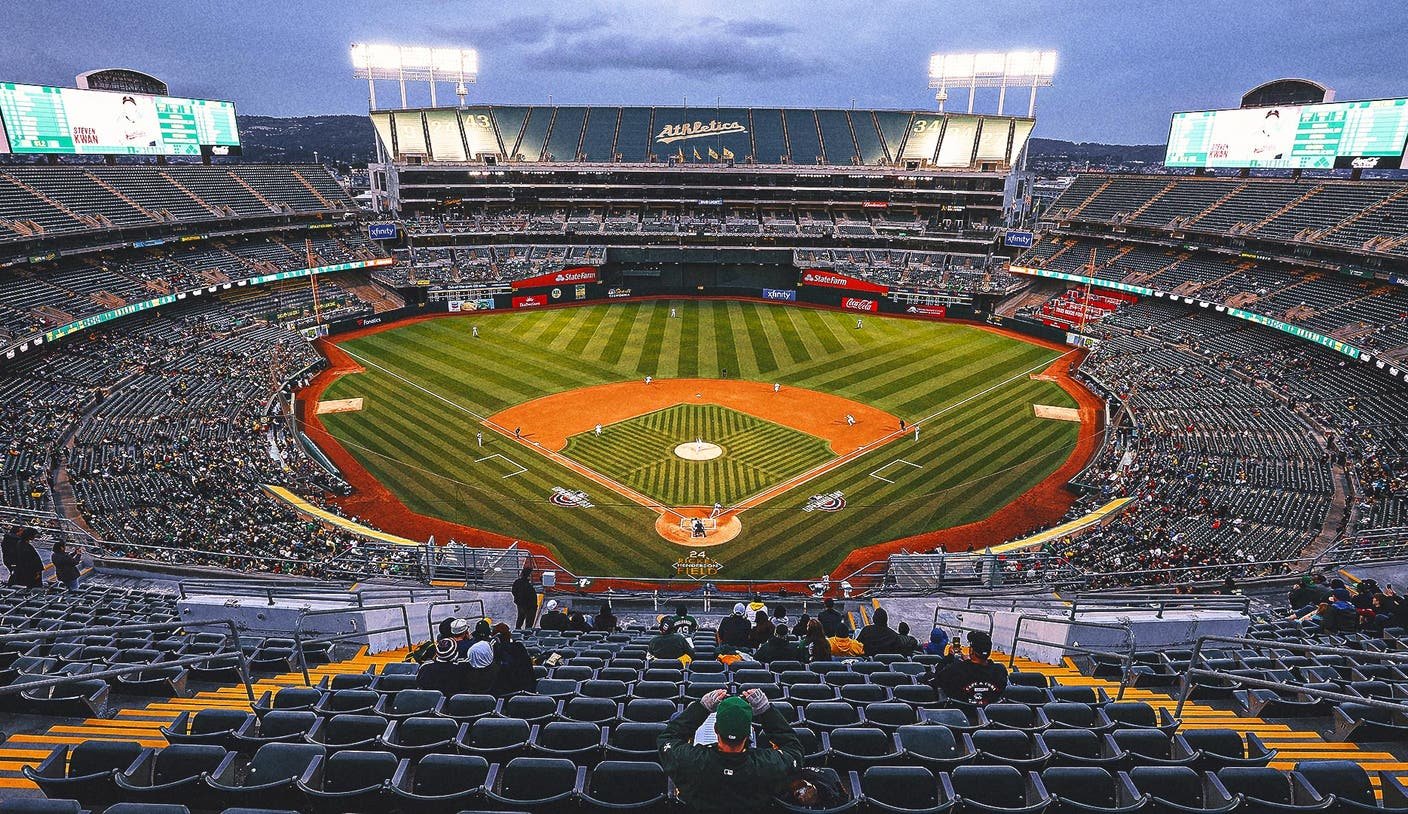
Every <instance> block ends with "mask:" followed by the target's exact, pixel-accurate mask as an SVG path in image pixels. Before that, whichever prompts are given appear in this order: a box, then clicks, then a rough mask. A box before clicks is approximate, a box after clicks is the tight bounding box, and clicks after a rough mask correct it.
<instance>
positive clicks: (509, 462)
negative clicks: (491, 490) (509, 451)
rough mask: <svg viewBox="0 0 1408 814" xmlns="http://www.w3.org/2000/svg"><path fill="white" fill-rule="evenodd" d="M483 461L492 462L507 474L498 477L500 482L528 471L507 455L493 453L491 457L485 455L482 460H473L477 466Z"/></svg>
mask: <svg viewBox="0 0 1408 814" xmlns="http://www.w3.org/2000/svg"><path fill="white" fill-rule="evenodd" d="M485 461H494V462H495V463H494V466H496V467H502V468H503V469H504V471H505V472H507V473H508V474H506V475H500V476H499V479H500V480H502V479H503V478H511V477H513V476H514V475H522V474H523V473H524V472H527V471H528V467H526V466H523V465H522V464H520V463H519V462H518V461H515V460H514V459H512V458H510V457H508V456H507V455H500V454H499V453H497V452H495V453H494V454H493V455H485V456H484V457H483V458H475V459H474V462H475V463H477V464H482V463H484V462H485Z"/></svg>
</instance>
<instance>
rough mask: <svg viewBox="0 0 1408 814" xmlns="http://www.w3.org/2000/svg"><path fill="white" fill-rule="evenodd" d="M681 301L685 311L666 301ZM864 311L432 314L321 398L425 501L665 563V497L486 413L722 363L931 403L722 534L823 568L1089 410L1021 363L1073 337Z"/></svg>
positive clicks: (636, 568) (972, 516)
mask: <svg viewBox="0 0 1408 814" xmlns="http://www.w3.org/2000/svg"><path fill="white" fill-rule="evenodd" d="M671 308H676V309H678V313H679V317H680V318H678V319H669V318H668V315H669V311H670V309H671ZM473 325H477V326H478V327H479V330H480V337H479V338H473V337H471V335H470V327H471V326H473ZM854 326H855V317H854V316H853V315H850V314H845V313H839V312H829V311H819V310H813V309H807V308H798V307H789V306H780V305H768V304H762V303H747V302H716V301H694V300H652V301H637V302H626V303H612V304H603V305H589V306H580V307H575V308H566V309H555V310H545V311H520V312H510V313H492V314H484V315H474V316H464V317H447V318H443V319H435V320H428V321H424V322H418V323H414V324H411V325H407V326H403V327H399V328H394V329H392V330H388V331H384V332H382V333H378V334H373V335H371V336H367V337H363V338H361V339H357V340H353V341H350V342H347V343H345V344H344V345H343V347H344V348H345V349H346V350H348V351H349V352H350V353H352V354H354V355H355V357H360V359H361V360H364V361H363V364H364V365H365V366H366V367H367V369H368V371H367V372H366V373H364V374H359V375H352V376H346V377H343V378H341V379H339V380H338V381H337V382H336V383H334V384H333V386H332V387H330V388H329V389H328V391H327V393H326V394H325V396H324V398H328V399H340V398H355V397H363V398H365V399H366V402H365V406H364V409H363V411H362V412H358V413H341V414H332V415H325V416H322V417H321V418H322V421H323V423H324V425H325V426H326V427H327V428H328V430H329V431H330V432H331V433H332V434H333V435H334V436H335V437H336V438H338V440H339V441H341V442H342V443H343V444H344V445H345V446H346V447H347V448H348V450H349V451H350V452H351V453H352V454H353V455H355V456H356V457H357V458H358V459H359V460H360V461H361V462H362V463H363V465H364V466H366V468H367V469H368V470H369V471H370V472H371V473H372V474H373V475H374V476H376V477H377V478H378V479H380V480H381V481H382V482H383V483H384V484H386V486H387V487H388V488H390V489H391V490H392V491H394V492H395V493H396V494H397V495H399V496H400V497H401V499H402V500H403V501H404V502H405V504H406V505H407V506H409V507H410V508H411V509H412V510H413V511H417V512H421V513H423V514H428V515H434V516H438V517H443V518H446V519H449V520H452V521H455V522H459V523H464V524H466V525H470V526H476V527H480V528H484V529H488V530H491V531H495V532H499V533H501V534H505V535H509V536H511V537H515V538H518V539H524V540H531V541H533V542H536V543H540V544H542V545H545V546H547V547H548V548H549V549H551V550H552V551H553V552H554V553H555V555H556V556H557V557H559V558H560V561H561V562H562V563H563V565H564V566H566V567H567V568H569V569H571V570H572V571H574V572H576V573H578V574H590V575H631V576H655V577H659V576H669V575H671V574H672V573H673V571H672V569H671V567H670V566H671V564H672V563H673V562H674V561H675V560H676V559H677V558H678V557H679V556H680V555H681V554H683V553H685V552H684V549H681V548H680V547H678V546H674V545H672V544H670V543H668V542H666V541H665V540H663V539H661V538H660V537H659V536H658V535H657V534H656V533H655V532H654V530H653V522H654V518H655V515H654V513H653V512H651V511H649V510H647V509H645V508H643V507H640V506H638V505H636V504H634V503H629V502H627V501H625V500H624V499H623V498H622V499H615V498H614V496H612V495H609V494H605V493H604V490H603V489H602V488H601V487H599V486H597V485H596V484H593V483H591V482H589V481H587V480H586V479H584V478H582V477H580V476H578V475H576V474H575V473H573V472H571V471H570V470H568V469H566V468H565V467H563V466H561V465H559V464H556V463H553V462H551V461H549V460H547V459H545V458H542V457H540V456H538V455H536V454H534V453H531V452H529V451H526V450H523V449H521V448H519V447H517V446H516V445H515V444H514V442H513V441H512V440H508V439H502V438H499V437H497V436H494V435H492V434H489V433H486V439H485V446H484V447H483V448H479V447H477V446H476V444H475V440H474V439H475V433H476V432H477V431H480V430H481V429H482V428H481V427H480V425H479V418H480V417H482V416H488V415H492V414H493V413H496V412H498V411H499V410H502V409H504V408H506V407H509V406H512V405H515V404H519V403H521V402H524V401H527V400H529V399H532V398H537V397H540V396H543V395H547V394H550V393H556V392H560V391H563V390H570V389H573V388H577V387H584V386H587V385H594V384H602V383H606V382H615V381H628V380H634V379H640V378H641V377H643V376H645V375H652V376H655V377H657V378H670V377H694V376H700V377H714V376H718V375H719V372H720V371H721V370H722V369H724V368H727V369H728V371H729V376H730V377H739V376H741V377H743V378H745V379H751V380H755V381H761V382H767V383H771V382H781V383H782V384H783V385H785V386H794V387H802V388H808V389H813V390H819V391H824V392H830V393H835V394H837V395H840V396H844V397H847V398H851V399H854V400H856V401H860V402H863V403H867V404H871V405H874V406H875V407H878V408H880V409H883V410H886V411H887V412H890V413H892V414H894V415H897V416H900V417H902V418H905V419H907V420H910V421H914V420H916V419H920V418H923V417H926V416H935V417H934V418H933V419H932V421H930V422H929V423H927V424H926V425H925V428H924V430H923V431H922V432H921V435H920V440H919V441H918V442H915V441H913V440H912V439H910V438H908V437H906V438H904V439H902V440H897V441H894V442H891V443H890V444H888V445H886V446H884V447H882V448H880V449H878V450H876V451H875V452H873V453H870V454H868V455H866V456H864V457H863V458H861V459H859V460H857V461H854V462H851V463H848V464H846V465H844V466H841V467H839V468H837V469H836V470H834V471H833V472H830V473H828V474H827V475H825V476H823V477H822V478H819V479H818V480H816V481H812V482H810V483H808V484H807V485H806V486H805V487H803V488H802V489H801V490H799V491H797V492H789V493H787V494H784V495H782V496H780V497H778V498H775V499H774V500H772V501H770V502H769V503H767V504H765V505H764V506H761V507H759V508H756V509H750V510H749V511H747V512H745V513H744V514H743V515H742V518H741V519H742V521H743V531H742V533H741V534H740V535H739V537H738V538H737V539H735V540H733V541H731V542H729V543H727V544H726V545H724V546H720V547H719V548H717V549H714V550H713V551H711V554H713V555H714V556H716V557H717V559H719V560H720V561H722V562H723V563H724V565H725V570H724V574H725V575H727V576H731V577H736V578H750V577H767V578H779V579H781V578H814V577H816V576H818V575H819V574H821V573H822V572H824V571H828V570H830V569H831V568H833V567H834V566H835V565H836V564H837V563H838V562H840V560H841V559H843V558H844V557H845V556H846V554H848V553H849V552H850V551H851V550H853V549H854V548H856V547H859V546H864V545H870V544H874V543H878V542H883V541H886V540H891V539H895V538H897V537H903V536H907V535H910V534H916V533H920V532H924V531H930V530H933V529H940V528H947V527H950V526H955V525H959V524H963V523H968V522H972V521H975V520H979V519H982V518H984V517H986V516H988V515H989V514H991V513H992V512H993V511H995V510H996V509H997V508H999V507H1000V506H1002V505H1004V504H1005V503H1007V502H1009V501H1010V500H1011V499H1013V498H1014V497H1016V496H1017V495H1019V494H1021V493H1022V492H1024V491H1026V490H1027V489H1030V488H1031V487H1032V486H1034V485H1036V484H1037V483H1038V482H1040V481H1041V480H1042V479H1043V478H1044V477H1045V476H1046V475H1047V474H1049V473H1050V472H1052V471H1053V470H1055V469H1056V468H1057V467H1059V466H1060V465H1061V463H1062V462H1063V461H1064V460H1065V459H1066V457H1067V456H1069V454H1070V452H1071V449H1072V448H1073V446H1074V444H1075V442H1076V438H1077V435H1078V426H1077V425H1076V424H1074V423H1071V422H1066V421H1052V420H1045V419H1038V418H1035V417H1034V416H1033V415H1032V407H1031V405H1032V404H1033V403H1042V404H1049V405H1053V406H1057V407H1075V406H1076V404H1075V401H1074V399H1072V398H1071V397H1070V396H1069V395H1067V394H1066V393H1065V391H1063V390H1061V388H1060V387H1059V386H1058V385H1056V384H1055V383H1053V382H1047V381H1035V380H1032V379H1030V378H1029V377H1028V376H1027V375H1026V373H1027V371H1031V370H1034V369H1040V368H1041V367H1044V366H1045V365H1046V364H1048V363H1049V362H1050V361H1051V360H1053V359H1055V358H1056V357H1057V356H1058V352H1055V351H1052V350H1049V349H1046V348H1041V347H1038V346H1035V345H1031V344H1029V343H1026V342H1022V341H1019V340H1015V339H1010V338H1007V337H1005V336H1000V335H997V334H994V333H991V332H988V331H983V330H979V329H976V328H971V327H968V326H963V325H957V324H953V323H943V322H933V323H930V322H920V321H916V320H903V319H884V318H879V317H867V318H866V319H865V324H864V328H862V329H860V330H856V329H855V327H854ZM369 363H370V364H369ZM383 368H384V369H383ZM393 374H394V375H393ZM1004 382H1006V383H1005V384H1003V383H1004ZM936 414H937V415H936ZM490 455H494V456H496V457H489V456H490ZM481 459H483V460H481ZM901 460H902V461H906V462H908V464H917V465H918V466H910V465H908V464H900V463H894V462H896V461H901ZM882 466H885V467H886V468H884V469H881V470H880V471H879V472H878V473H877V474H878V477H875V476H872V473H873V472H875V471H876V470H877V468H879V467H882ZM520 467H521V468H523V469H525V470H526V471H523V472H521V473H518V474H512V475H509V476H508V477H505V475H506V474H507V473H509V472H517V470H518V468H520ZM881 478H884V479H885V480H881ZM886 481H892V482H886ZM554 486H563V487H566V488H570V489H582V490H584V491H586V492H588V493H589V494H590V495H591V496H592V498H593V503H595V504H596V505H595V508H592V509H564V508H558V507H555V506H553V505H552V504H551V503H550V502H549V500H548V498H549V496H550V494H551V492H552V488H553V487H554ZM837 490H839V491H842V492H843V493H844V494H845V496H846V500H847V504H848V505H847V508H845V509H842V510H841V511H839V512H834V513H822V512H811V513H804V512H802V511H800V508H801V506H802V504H803V503H805V502H806V499H807V497H808V496H809V495H812V494H818V493H822V492H831V491H837Z"/></svg>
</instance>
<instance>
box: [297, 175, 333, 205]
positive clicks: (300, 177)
mask: <svg viewBox="0 0 1408 814" xmlns="http://www.w3.org/2000/svg"><path fill="white" fill-rule="evenodd" d="M289 172H290V173H291V174H292V175H293V177H294V178H297V179H298V183H300V184H302V185H303V187H304V188H305V189H307V190H308V192H309V193H310V194H311V195H312V196H313V197H314V198H317V199H318V201H319V202H320V203H322V205H323V206H326V207H327V208H328V209H341V207H340V206H338V205H337V204H336V203H334V202H332V201H330V200H328V199H327V198H326V197H325V196H324V195H323V194H322V193H321V192H319V191H318V188H317V187H315V186H313V185H312V184H310V183H308V179H307V178H304V177H303V174H302V173H300V172H299V171H298V170H289Z"/></svg>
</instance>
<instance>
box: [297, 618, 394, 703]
mask: <svg viewBox="0 0 1408 814" xmlns="http://www.w3.org/2000/svg"><path fill="white" fill-rule="evenodd" d="M381 610H395V611H399V612H400V614H401V624H400V626H396V625H392V626H390V627H380V628H367V629H366V630H355V629H354V630H351V631H349V632H347V633H338V634H334V635H331V636H315V637H314V638H311V639H304V638H303V634H304V630H303V625H304V623H305V622H307V621H308V620H309V619H311V618H314V617H319V616H342V615H345V614H349V613H361V612H363V611H381ZM352 626H353V628H356V627H357V622H356V621H355V620H354V621H353V622H352ZM398 630H399V631H401V632H402V633H403V634H404V635H405V637H406V649H407V650H410V649H411V648H412V647H414V646H415V643H414V642H412V641H411V617H410V615H409V614H408V613H407V612H406V606H405V605H367V606H364V607H359V608H327V609H324V610H305V611H303V612H302V613H300V614H298V622H297V623H296V624H295V625H294V627H293V648H294V654H295V655H296V656H297V657H298V668H299V670H301V671H302V672H303V684H304V686H308V687H311V686H313V678H312V676H311V675H309V673H308V659H307V657H306V656H304V653H303V645H305V644H314V643H317V644H336V643H337V642H340V641H346V640H347V639H355V638H361V637H363V636H365V637H366V638H367V642H368V644H370V643H371V637H372V636H373V635H374V634H377V633H395V632H396V631H398Z"/></svg>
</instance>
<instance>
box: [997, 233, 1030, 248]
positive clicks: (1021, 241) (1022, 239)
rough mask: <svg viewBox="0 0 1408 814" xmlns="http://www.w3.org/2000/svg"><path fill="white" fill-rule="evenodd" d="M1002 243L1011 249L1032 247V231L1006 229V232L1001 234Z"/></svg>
mask: <svg viewBox="0 0 1408 814" xmlns="http://www.w3.org/2000/svg"><path fill="white" fill-rule="evenodd" d="M1002 245H1004V246H1008V247H1010V248H1013V249H1030V248H1031V247H1032V233H1031V232H1023V231H1019V230H1017V229H1008V230H1007V232H1006V234H1004V235H1003V236H1002Z"/></svg>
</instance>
